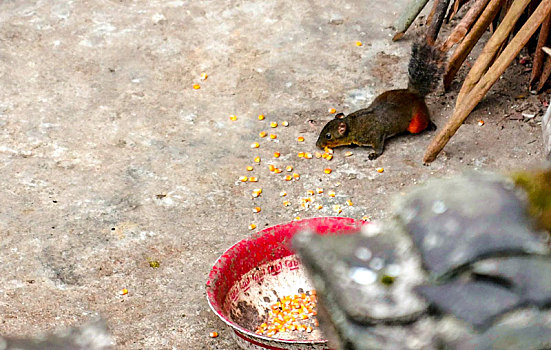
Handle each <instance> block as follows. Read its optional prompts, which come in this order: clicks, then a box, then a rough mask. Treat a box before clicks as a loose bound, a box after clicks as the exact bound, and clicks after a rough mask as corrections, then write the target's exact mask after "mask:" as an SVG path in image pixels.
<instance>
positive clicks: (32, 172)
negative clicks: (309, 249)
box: [0, 0, 542, 349]
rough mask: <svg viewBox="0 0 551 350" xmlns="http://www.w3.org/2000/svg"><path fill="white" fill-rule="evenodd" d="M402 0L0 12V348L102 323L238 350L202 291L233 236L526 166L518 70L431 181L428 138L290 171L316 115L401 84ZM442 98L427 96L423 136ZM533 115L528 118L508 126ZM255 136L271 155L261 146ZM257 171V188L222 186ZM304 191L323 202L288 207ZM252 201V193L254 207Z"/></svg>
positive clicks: (127, 334)
mask: <svg viewBox="0 0 551 350" xmlns="http://www.w3.org/2000/svg"><path fill="white" fill-rule="evenodd" d="M404 3H406V1H405V0H401V1H397V2H391V1H388V2H386V1H377V2H375V1H367V2H365V1H357V0H350V1H343V0H336V1H323V2H312V1H310V2H301V1H288V0H285V1H233V0H231V1H185V0H174V1H130V0H121V1H110V0H89V1H23V0H12V1H10V0H7V1H6V0H5V1H2V2H0V62H1V65H0V86H1V88H0V127H1V132H0V162H1V163H0V177H1V179H2V181H1V182H0V195H1V200H2V206H1V207H0V276H1V283H0V315H1V317H0V319H1V322H0V334H4V335H10V336H29V335H32V334H37V333H40V332H43V331H52V330H56V329H60V328H63V327H66V326H72V325H77V324H81V323H83V322H86V321H87V320H89V319H91V318H93V317H95V316H96V315H101V316H103V317H104V318H106V319H107V321H108V324H109V327H110V329H111V332H112V333H113V334H114V337H115V340H116V343H117V348H119V349H236V346H235V345H234V344H233V342H232V340H231V334H230V333H231V332H230V330H229V329H227V328H226V327H225V326H224V324H223V323H222V322H220V321H219V320H218V319H217V318H216V316H214V315H213V314H212V313H211V312H210V310H209V308H208V305H207V302H206V299H205V292H204V284H205V281H206V277H207V274H208V271H209V269H210V267H211V266H212V263H213V262H214V261H215V259H216V258H217V257H218V256H219V255H220V254H221V253H222V252H223V251H224V250H225V249H227V248H228V247H229V246H230V245H231V244H233V243H234V242H236V241H238V240H240V239H242V238H244V237H247V235H249V234H250V231H249V230H248V225H249V224H251V223H254V224H256V225H257V226H258V229H261V228H264V227H266V226H271V225H275V224H278V223H283V222H287V221H290V220H292V219H293V218H294V217H295V216H301V217H314V216H331V215H335V214H334V213H333V210H332V205H333V204H341V205H342V206H343V212H342V213H341V214H340V215H341V216H350V217H354V218H361V217H362V216H364V215H370V216H371V217H372V218H373V219H380V218H383V217H385V216H387V215H389V213H390V203H391V198H392V196H393V195H395V194H396V193H399V192H401V191H403V190H404V189H405V188H407V187H408V186H411V185H413V184H415V183H420V182H423V181H425V180H426V179H428V178H430V177H433V176H445V175H449V174H454V173H457V172H460V171H462V170H464V169H503V170H507V169H513V168H523V167H526V166H531V165H533V164H538V162H539V161H540V159H541V154H542V151H541V150H542V145H541V136H540V127H539V125H538V124H537V121H538V120H541V111H540V107H539V105H538V103H539V100H538V98H539V97H538V96H527V98H523V99H515V98H514V97H515V96H517V95H519V94H526V92H525V90H526V89H525V87H526V81H527V75H526V74H525V73H523V71H522V67H512V70H513V71H514V72H516V73H509V74H505V75H504V77H503V79H502V80H501V81H500V82H499V83H498V85H497V86H496V87H495V89H493V90H492V91H493V92H491V93H490V95H489V97H488V98H487V99H486V100H485V102H483V103H482V104H481V106H480V107H479V108H478V110H477V111H476V112H475V113H474V115H473V116H471V117H470V119H469V120H468V121H467V123H466V124H465V125H464V126H463V127H462V128H461V129H460V130H459V133H458V134H457V135H456V136H455V137H454V138H453V139H452V142H451V143H450V144H449V145H448V147H447V148H446V152H445V153H444V154H442V156H441V157H440V158H439V159H438V160H437V161H436V162H434V163H433V164H432V165H431V166H430V167H425V166H423V165H422V164H421V158H422V154H423V152H424V149H425V147H426V146H427V145H428V143H429V140H430V137H431V136H433V135H434V133H427V134H423V135H421V136H406V137H401V138H395V139H393V140H391V141H390V142H388V144H387V148H386V151H385V153H384V154H383V156H381V157H380V158H379V159H377V160H375V161H369V160H367V154H368V152H369V150H367V149H359V148H355V149H352V151H353V152H354V155H353V156H351V157H344V152H345V151H347V149H343V150H341V149H337V150H336V151H335V158H334V159H333V160H331V161H330V162H328V161H326V160H323V159H315V158H314V159H311V160H306V159H299V158H298V157H297V152H300V151H305V152H312V153H313V152H314V151H315V146H314V142H315V139H316V138H317V133H319V131H320V129H321V127H322V125H323V124H324V123H325V122H326V121H327V120H329V119H330V118H331V114H330V113H328V110H329V109H330V108H335V109H337V110H338V111H343V112H345V113H349V112H352V111H354V110H355V109H358V108H361V107H365V106H367V104H368V103H369V102H370V101H371V100H372V99H373V97H374V96H375V95H376V94H378V93H381V92H383V91H385V90H388V89H391V88H403V87H405V86H406V66H407V61H408V55H409V46H410V43H411V38H412V36H414V35H413V34H410V35H408V36H406V38H405V40H404V41H402V42H398V43H392V42H391V41H390V38H391V36H392V30H391V29H390V28H389V27H390V25H391V24H392V23H393V21H394V19H395V18H396V16H397V13H398V12H399V9H400V6H402V5H403V4H404ZM356 41H361V42H363V46H357V45H356ZM203 72H205V73H207V74H208V79H207V80H201V73H203ZM519 72H520V73H519ZM517 73H518V74H517ZM523 74H524V75H523ZM519 77H521V78H522V79H521V80H520V81H521V82H523V84H524V85H522V84H516V83H515V82H516V81H517V80H518V79H520V78H519ZM195 83H197V84H200V86H201V88H200V89H198V90H195V89H193V87H192V86H193V84H195ZM454 97H455V93H451V94H448V95H443V94H442V93H441V92H438V93H435V94H432V95H431V96H430V97H429V107H430V109H431V111H432V112H433V115H434V118H433V119H434V121H435V122H436V124H437V125H439V126H442V125H443V124H444V123H445V121H446V119H447V118H448V117H449V116H450V115H451V112H452V106H453V104H454V101H455V100H454ZM534 106H536V107H534ZM534 108H535V109H536V111H535V113H536V114H537V117H536V118H535V119H533V120H530V121H523V120H518V118H517V119H514V118H513V119H510V118H509V119H508V118H506V116H507V115H509V116H511V115H513V116H514V115H518V114H519V113H520V112H523V111H526V110H532V109H534ZM261 113H262V114H265V115H266V119H265V120H264V121H259V120H258V119H257V115H258V114H261ZM230 115H236V116H237V117H238V119H237V120H236V121H231V120H230V119H229V116H230ZM310 119H312V120H314V121H315V122H314V123H308V120H310ZM478 119H484V120H485V122H486V124H485V125H484V126H482V127H480V126H478V124H477V120H478ZM284 120H286V121H288V122H289V126H288V127H282V126H279V127H277V128H276V129H271V128H270V127H269V122H270V121H277V122H279V123H281V122H282V121H284ZM263 130H264V131H267V132H271V133H275V134H277V139H276V140H275V141H269V140H268V139H267V138H266V139H260V138H259V136H258V134H259V132H260V131H263ZM298 136H303V137H304V138H305V142H304V143H298V142H297V137H298ZM255 141H258V142H259V143H260V148H259V149H251V148H250V144H251V143H253V142H255ZM274 151H278V152H280V153H281V157H280V158H279V159H274V158H273V156H272V154H273V152H274ZM256 155H259V156H261V157H262V163H261V164H260V165H258V166H257V165H255V170H254V171H253V172H252V173H253V174H254V176H256V177H258V178H259V182H258V183H240V182H239V181H238V178H239V176H242V175H250V173H247V171H246V170H245V167H246V166H247V165H253V158H254V157H255V156H256ZM270 163H273V164H277V165H279V166H282V167H284V166H286V165H293V166H294V167H295V171H296V172H297V173H299V174H300V175H301V178H300V180H298V181H293V182H286V181H284V180H283V177H282V176H280V175H283V174H279V175H275V174H271V173H270V172H269V171H268V169H267V164H270ZM326 167H331V168H332V169H333V172H332V173H331V174H330V175H326V174H324V173H323V169H324V168H326ZM378 167H384V169H385V170H384V172H383V173H378V172H376V171H375V169H376V168H378ZM316 187H323V188H324V189H325V190H327V191H328V190H334V191H335V192H336V197H334V198H330V197H327V196H320V197H319V199H318V203H321V204H323V205H324V208H323V209H321V210H319V211H318V210H316V209H314V208H310V209H309V210H304V209H302V208H301V207H300V198H301V197H302V196H304V195H305V193H306V191H307V190H310V189H314V188H316ZM253 188H262V189H263V193H262V195H261V196H260V197H259V198H256V199H254V200H252V199H251V195H250V192H251V191H252V189H253ZM282 190H285V191H287V192H288V194H289V195H288V198H289V200H290V201H291V202H292V205H291V206H290V207H284V206H283V205H282V204H281V199H280V197H279V192H280V191H282ZM347 199H350V200H352V201H353V203H354V206H352V207H349V206H347V205H346V200H347ZM257 205H258V206H260V207H261V208H262V211H261V212H260V213H256V214H255V213H253V212H252V208H253V207H255V206H257ZM150 261H159V262H160V267H159V268H152V267H150V264H149V262H150ZM123 288H127V289H128V294H127V295H125V296H121V295H119V291H120V290H121V289H123ZM213 330H216V331H218V332H219V333H220V337H218V338H216V339H211V338H209V336H208V334H209V332H210V331H213Z"/></svg>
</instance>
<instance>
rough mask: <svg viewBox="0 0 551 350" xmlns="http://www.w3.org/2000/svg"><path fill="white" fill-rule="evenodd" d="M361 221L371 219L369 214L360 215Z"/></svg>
mask: <svg viewBox="0 0 551 350" xmlns="http://www.w3.org/2000/svg"><path fill="white" fill-rule="evenodd" d="M362 221H371V216H367V215H364V216H362Z"/></svg>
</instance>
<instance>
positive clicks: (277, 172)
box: [274, 168, 282, 174]
mask: <svg viewBox="0 0 551 350" xmlns="http://www.w3.org/2000/svg"><path fill="white" fill-rule="evenodd" d="M280 172H282V170H281V169H279V168H275V169H274V173H275V174H279V173H280Z"/></svg>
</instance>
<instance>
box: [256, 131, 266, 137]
mask: <svg viewBox="0 0 551 350" xmlns="http://www.w3.org/2000/svg"><path fill="white" fill-rule="evenodd" d="M266 135H268V134H267V133H266V131H261V132H260V133H258V136H260V137H266Z"/></svg>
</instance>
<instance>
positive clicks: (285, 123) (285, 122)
mask: <svg viewBox="0 0 551 350" xmlns="http://www.w3.org/2000/svg"><path fill="white" fill-rule="evenodd" d="M281 125H283V126H289V122H288V121H286V120H284V121H282V122H281Z"/></svg>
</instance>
